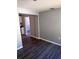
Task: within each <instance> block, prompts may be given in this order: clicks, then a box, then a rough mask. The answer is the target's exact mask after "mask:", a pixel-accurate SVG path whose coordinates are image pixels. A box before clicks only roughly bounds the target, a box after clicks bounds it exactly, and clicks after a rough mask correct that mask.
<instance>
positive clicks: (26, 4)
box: [17, 0, 61, 12]
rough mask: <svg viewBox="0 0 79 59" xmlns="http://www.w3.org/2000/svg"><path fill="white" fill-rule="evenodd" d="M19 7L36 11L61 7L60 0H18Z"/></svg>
mask: <svg viewBox="0 0 79 59" xmlns="http://www.w3.org/2000/svg"><path fill="white" fill-rule="evenodd" d="M17 6H18V7H19V8H24V9H30V10H33V11H36V12H41V11H46V10H49V9H50V8H60V7H61V1H60V0H37V1H33V0H17Z"/></svg>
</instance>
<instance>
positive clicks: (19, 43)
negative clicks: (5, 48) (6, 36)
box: [17, 16, 23, 50]
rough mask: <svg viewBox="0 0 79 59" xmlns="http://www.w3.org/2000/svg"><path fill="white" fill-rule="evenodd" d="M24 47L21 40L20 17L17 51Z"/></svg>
mask: <svg viewBox="0 0 79 59" xmlns="http://www.w3.org/2000/svg"><path fill="white" fill-rule="evenodd" d="M22 47H23V46H22V39H21V32H20V24H19V16H18V19H17V50H18V49H21V48H22Z"/></svg>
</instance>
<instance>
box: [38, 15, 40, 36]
mask: <svg viewBox="0 0 79 59" xmlns="http://www.w3.org/2000/svg"><path fill="white" fill-rule="evenodd" d="M38 37H40V24H39V15H38Z"/></svg>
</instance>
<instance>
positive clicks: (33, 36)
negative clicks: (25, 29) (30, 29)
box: [31, 35, 61, 46]
mask: <svg viewBox="0 0 79 59" xmlns="http://www.w3.org/2000/svg"><path fill="white" fill-rule="evenodd" d="M31 37H34V38H36V39H41V40H44V41H46V42H50V43H53V44H55V45H58V46H61V44H58V43H56V42H53V41H50V40H47V39H44V38H40V37H36V36H33V35H31Z"/></svg>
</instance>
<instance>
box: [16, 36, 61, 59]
mask: <svg viewBox="0 0 79 59" xmlns="http://www.w3.org/2000/svg"><path fill="white" fill-rule="evenodd" d="M17 59H61V47H60V46H57V45H54V44H52V43H49V42H45V41H42V40H41V39H39V40H38V39H35V38H33V37H27V36H23V48H22V49H20V50H18V51H17Z"/></svg>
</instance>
